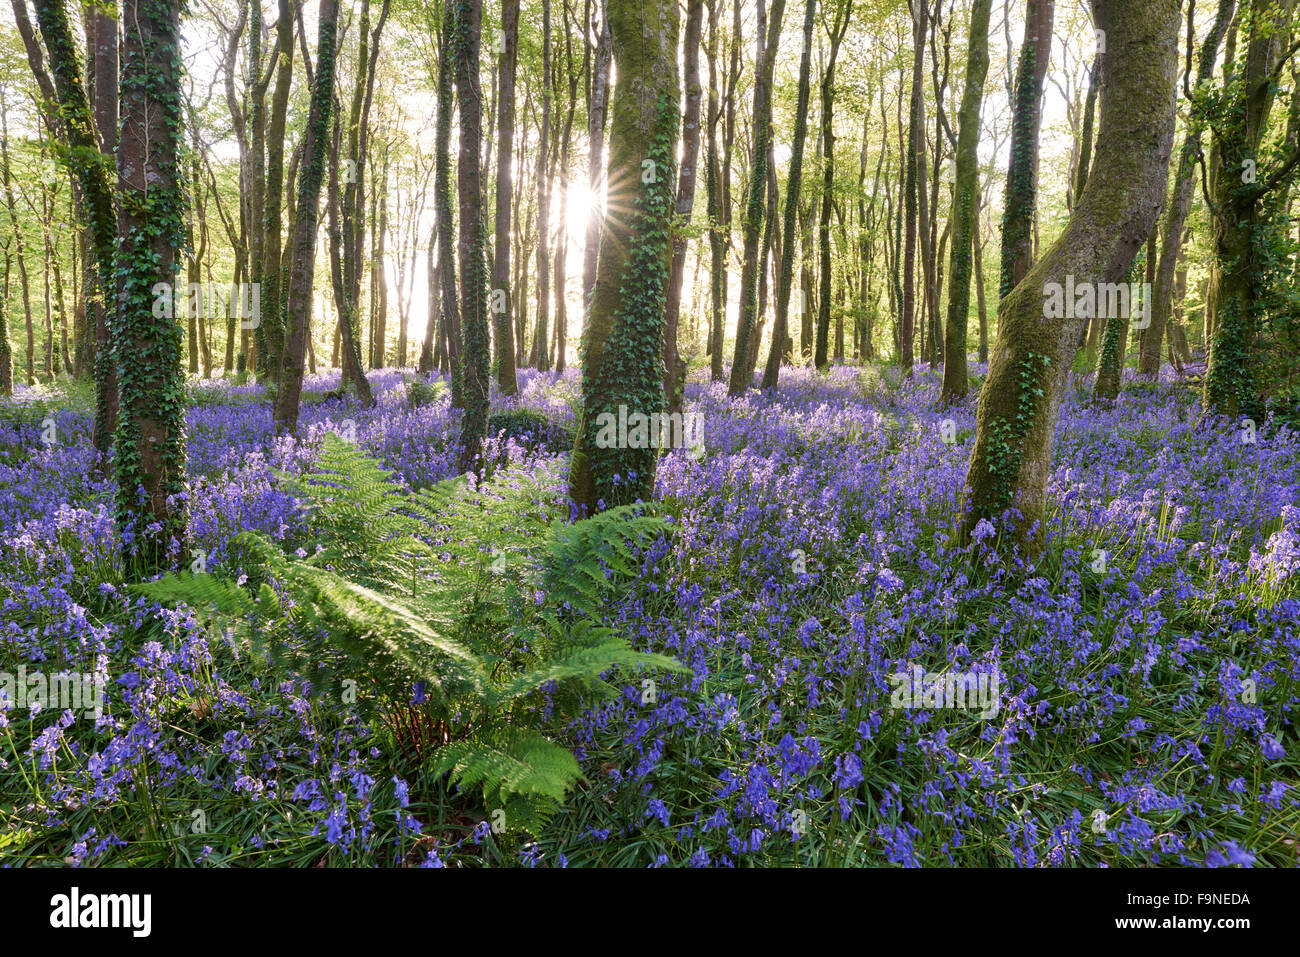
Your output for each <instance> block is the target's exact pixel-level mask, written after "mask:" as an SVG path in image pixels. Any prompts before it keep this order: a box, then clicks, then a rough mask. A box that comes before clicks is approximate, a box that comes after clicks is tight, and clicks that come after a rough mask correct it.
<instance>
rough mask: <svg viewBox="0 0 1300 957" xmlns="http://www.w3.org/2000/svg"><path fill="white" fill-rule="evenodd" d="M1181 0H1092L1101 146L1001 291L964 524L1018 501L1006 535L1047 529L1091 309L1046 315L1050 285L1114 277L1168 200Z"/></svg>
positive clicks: (1020, 536) (1026, 536) (1032, 538)
mask: <svg viewBox="0 0 1300 957" xmlns="http://www.w3.org/2000/svg"><path fill="white" fill-rule="evenodd" d="M1179 8H1180V2H1179V0H1147V2H1145V3H1143V4H1140V5H1135V4H1132V3H1130V2H1129V0H1092V9H1093V16H1094V22H1095V23H1096V25H1097V27H1098V29H1101V30H1104V31H1105V34H1106V56H1105V58H1104V61H1103V65H1102V93H1101V103H1102V106H1101V112H1100V121H1099V130H1098V138H1097V156H1098V157H1099V158H1100V159H1099V162H1098V163H1097V165H1096V168H1095V169H1094V170H1093V172H1092V174H1091V175H1090V177H1089V180H1088V185H1087V187H1086V189H1085V191H1084V193H1083V195H1082V196H1081V197H1080V199H1079V204H1078V206H1077V207H1076V208H1075V210H1074V213H1073V215H1072V216H1071V218H1070V221H1069V223H1068V224H1067V226H1066V228H1065V230H1064V231H1063V232H1062V234H1061V236H1060V237H1059V238H1058V239H1057V241H1056V242H1055V243H1054V244H1053V245H1052V247H1051V248H1050V249H1049V250H1048V251H1047V252H1046V254H1045V255H1044V256H1042V257H1041V258H1040V259H1039V261H1038V262H1037V264H1035V265H1034V267H1033V268H1032V269H1031V270H1030V272H1029V274H1028V275H1027V276H1026V277H1025V278H1024V280H1023V281H1021V282H1020V283H1019V284H1018V285H1017V286H1016V287H1015V288H1014V289H1013V290H1012V292H1011V294H1010V295H1008V296H1007V297H1006V298H1005V299H1004V300H1003V302H1002V308H1001V310H1000V315H999V330H998V339H997V344H996V346H995V348H994V352H993V357H992V362H991V364H990V367H989V374H988V379H987V381H986V382H985V384H984V387H983V389H982V390H981V392H980V407H979V418H978V427H977V433H976V438H975V448H974V451H973V453H972V456H971V462H970V467H969V469H968V471H967V473H966V488H967V501H966V531H967V533H969V532H971V531H972V530H974V529H975V527H976V526H977V524H978V523H979V522H980V521H981V520H994V521H997V520H998V519H999V518H1000V517H1001V516H1003V514H1004V513H1006V512H1007V511H1008V510H1009V509H1015V510H1016V511H1017V512H1018V513H1019V518H1018V519H1014V520H1012V521H1011V522H1010V526H1009V528H1007V529H1006V530H1007V531H1008V532H1009V534H1008V535H1007V537H1006V538H1005V539H1004V541H1015V540H1018V541H1022V542H1025V543H1027V544H1031V545H1032V544H1035V543H1037V542H1038V541H1040V540H1041V536H1042V534H1043V521H1042V520H1043V515H1044V509H1045V505H1046V497H1047V481H1048V474H1049V471H1050V468H1051V461H1052V444H1053V440H1054V437H1055V431H1056V420H1057V414H1058V412H1059V409H1060V403H1061V399H1062V396H1063V395H1064V392H1065V387H1066V383H1067V381H1068V378H1069V375H1070V369H1071V364H1072V361H1073V358H1074V354H1075V352H1076V350H1077V349H1078V346H1079V342H1080V340H1081V337H1082V333H1083V331H1084V324H1085V322H1086V321H1087V320H1086V319H1069V320H1065V319H1049V318H1046V316H1045V312H1046V309H1045V295H1046V293H1047V292H1048V290H1049V288H1051V287H1050V286H1049V284H1051V283H1057V284H1061V285H1062V287H1063V286H1064V283H1065V277H1066V276H1067V275H1072V276H1074V277H1075V279H1076V281H1077V282H1084V281H1086V282H1092V283H1114V282H1118V281H1119V280H1120V279H1121V278H1122V277H1123V276H1124V274H1125V272H1127V270H1128V268H1129V265H1130V264H1131V262H1132V260H1133V257H1134V255H1135V254H1136V252H1137V249H1138V247H1139V246H1140V245H1141V244H1142V243H1143V242H1144V241H1145V240H1146V238H1147V236H1148V235H1149V233H1150V230H1151V226H1152V224H1153V223H1154V222H1155V219H1156V216H1157V215H1158V214H1159V211H1160V208H1161V206H1162V203H1163V197H1164V189H1165V180H1166V176H1167V174H1168V165H1169V157H1170V153H1171V152H1172V147H1173V135H1174V111H1173V98H1174V89H1175V82H1176V77H1177V71H1178V26H1179V20H1180V18H1179Z"/></svg>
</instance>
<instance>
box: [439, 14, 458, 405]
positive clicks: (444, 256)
mask: <svg viewBox="0 0 1300 957" xmlns="http://www.w3.org/2000/svg"><path fill="white" fill-rule="evenodd" d="M457 2H458V0H443V9H442V41H441V43H440V44H439V49H438V121H437V129H436V131H435V133H434V141H435V142H434V172H433V191H434V199H435V211H436V219H437V229H438V285H439V286H440V287H441V289H442V314H441V316H440V317H439V322H440V323H441V324H442V326H443V329H444V331H445V333H446V336H447V349H446V353H447V359H446V361H447V371H448V373H449V374H450V376H451V404H452V407H453V408H457V409H460V408H464V406H465V400H464V397H463V394H462V393H463V388H462V380H463V376H462V369H461V349H462V339H461V330H460V302H459V300H458V298H457V295H456V252H455V246H456V222H455V214H454V213H453V212H452V203H453V197H452V188H451V118H452V112H453V111H454V110H455V104H454V102H453V101H452V78H453V76H454V75H455V53H454V44H455V28H456V4H457Z"/></svg>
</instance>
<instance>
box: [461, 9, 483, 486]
mask: <svg viewBox="0 0 1300 957" xmlns="http://www.w3.org/2000/svg"><path fill="white" fill-rule="evenodd" d="M455 3H456V31H455V43H454V52H455V62H456V105H457V107H458V108H459V110H460V160H459V162H458V163H457V165H456V189H457V198H458V199H459V202H460V232H459V237H458V238H459V246H458V251H459V253H460V292H461V331H462V333H463V334H464V337H465V355H464V367H463V369H462V376H463V379H464V382H463V386H462V388H463V391H464V399H465V415H464V417H463V418H462V419H461V429H460V438H461V450H460V470H461V472H470V471H476V470H477V469H478V468H479V467H480V466H481V462H480V456H481V454H482V443H483V436H484V433H485V432H486V431H487V415H488V378H489V376H490V374H491V370H490V366H491V357H490V354H491V351H492V338H491V333H490V332H489V330H488V312H487V306H488V303H487V292H488V290H487V263H486V261H485V255H486V250H487V230H486V227H485V225H484V217H483V184H482V173H481V168H480V167H481V165H482V154H481V152H480V150H481V149H482V141H483V94H482V90H481V87H480V85H479V68H478V64H479V38H480V36H481V29H482V26H481V22H482V15H483V3H482V0H455Z"/></svg>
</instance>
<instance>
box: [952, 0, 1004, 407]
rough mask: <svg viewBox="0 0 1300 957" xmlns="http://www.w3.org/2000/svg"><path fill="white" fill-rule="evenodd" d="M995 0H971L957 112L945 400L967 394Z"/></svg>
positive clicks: (955, 398) (953, 400) (960, 397)
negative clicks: (983, 131)
mask: <svg viewBox="0 0 1300 957" xmlns="http://www.w3.org/2000/svg"><path fill="white" fill-rule="evenodd" d="M992 7H993V0H975V3H974V5H973V6H972V7H971V14H970V40H969V41H968V45H967V48H966V49H967V54H966V55H967V60H966V89H965V90H964V91H963V92H962V97H961V112H960V113H958V114H957V123H958V127H957V159H956V196H955V199H954V202H953V226H952V267H951V270H950V272H951V275H952V279H951V280H950V281H949V283H950V285H949V292H948V323H947V329H946V331H945V333H944V337H943V350H944V357H943V393H942V401H943V402H944V403H952V402H956V401H957V400H959V399H963V398H965V397H966V393H967V392H968V391H969V390H970V382H969V380H968V378H967V375H966V318H967V314H968V313H969V312H970V281H971V275H970V269H971V247H972V245H973V237H974V233H975V225H976V223H975V215H976V211H977V208H978V207H977V203H978V193H979V164H980V160H979V140H980V112H981V107H982V106H983V103H984V80H985V78H986V77H987V76H988V70H989V15H990V10H991V9H992Z"/></svg>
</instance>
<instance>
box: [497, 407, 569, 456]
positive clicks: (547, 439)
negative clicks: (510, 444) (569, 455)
mask: <svg viewBox="0 0 1300 957" xmlns="http://www.w3.org/2000/svg"><path fill="white" fill-rule="evenodd" d="M502 432H504V433H505V436H506V438H509V439H514V440H515V441H516V442H518V443H520V444H521V445H525V446H527V447H528V448H530V449H535V448H537V447H538V446H539V445H542V444H545V445H546V447H547V448H549V449H552V450H557V451H558V450H563V449H571V448H573V439H574V437H573V432H572V431H571V430H570V429H566V428H565V427H564V426H562V425H559V424H558V423H555V422H552V421H551V420H550V419H548V418H547V417H546V416H545V415H543V414H542V413H541V412H538V411H536V410H535V409H523V408H520V409H510V410H508V411H506V412H494V413H492V415H490V416H488V420H487V434H488V436H489V437H492V436H496V435H499V434H501V433H502Z"/></svg>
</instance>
